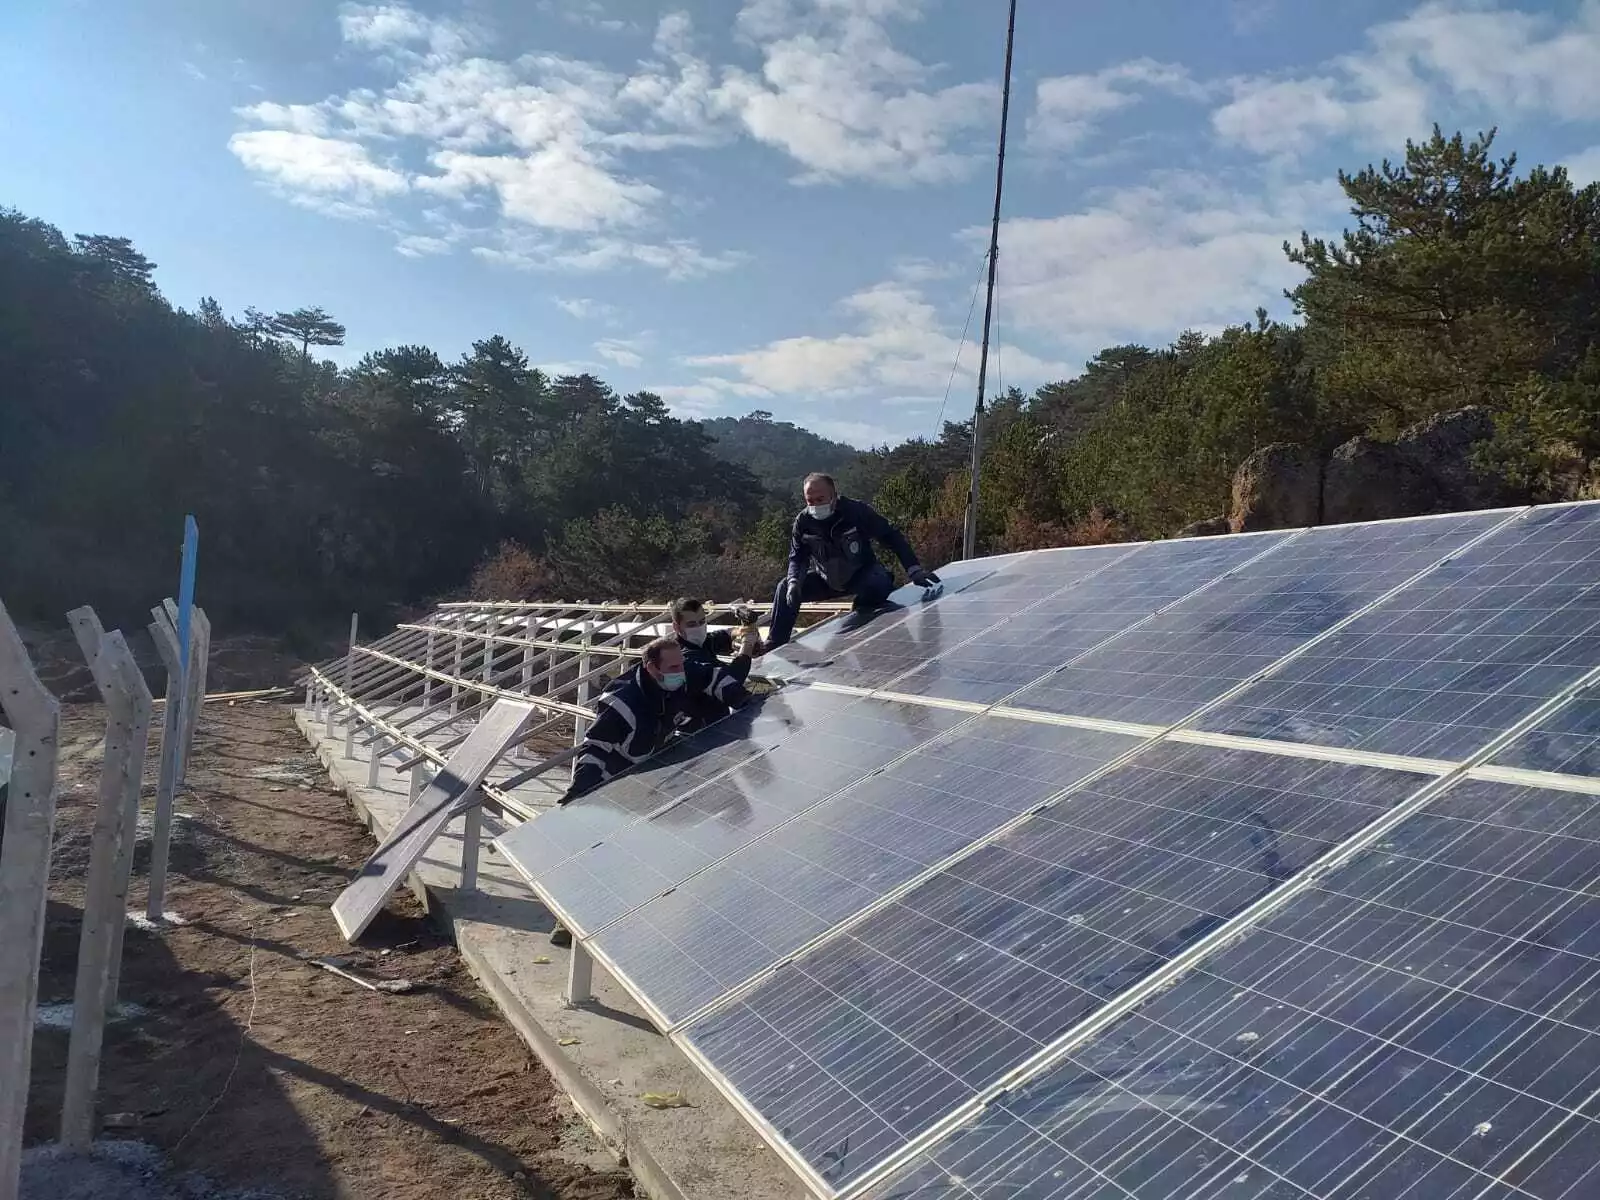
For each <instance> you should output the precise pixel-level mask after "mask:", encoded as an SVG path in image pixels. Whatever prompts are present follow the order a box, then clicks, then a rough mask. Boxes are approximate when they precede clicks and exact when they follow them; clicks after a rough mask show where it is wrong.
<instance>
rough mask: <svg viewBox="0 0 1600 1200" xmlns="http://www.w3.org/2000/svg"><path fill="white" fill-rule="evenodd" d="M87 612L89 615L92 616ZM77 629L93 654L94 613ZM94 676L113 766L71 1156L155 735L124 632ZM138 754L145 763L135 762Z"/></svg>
mask: <svg viewBox="0 0 1600 1200" xmlns="http://www.w3.org/2000/svg"><path fill="white" fill-rule="evenodd" d="M85 614H86V617H85ZM69 615H70V617H71V618H72V620H73V631H74V632H75V633H78V634H79V642H80V644H84V646H85V656H86V657H90V656H89V655H88V650H89V644H90V643H92V642H93V636H92V635H93V630H94V629H95V628H97V627H98V625H99V622H98V621H94V620H93V617H94V613H93V611H92V610H86V609H79V610H77V611H76V612H74V613H72V614H69ZM89 666H90V670H91V672H92V673H93V675H94V681H95V687H96V688H97V689H99V692H100V695H101V698H102V699H103V700H104V701H105V704H106V710H107V719H106V741H105V764H104V768H103V770H102V773H101V776H100V801H99V804H98V805H97V807H96V809H95V819H94V832H93V835H92V841H91V843H90V848H89V873H88V877H87V878H86V880H85V883H84V898H83V927H82V931H81V935H80V937H79V939H78V979H77V986H76V989H75V990H74V992H73V1001H72V1039H71V1041H70V1042H69V1043H68V1045H67V1071H66V1084H65V1088H64V1096H63V1099H62V1104H61V1142H62V1144H63V1145H65V1146H66V1147H67V1148H68V1149H71V1150H87V1149H88V1148H89V1146H90V1144H91V1143H92V1142H93V1141H94V1134H95V1122H94V1101H95V1092H96V1090H97V1087H98V1084H99V1077H100V1049H101V1044H102V1041H103V1039H104V1037H105V1025H106V1016H107V1013H108V1011H109V1009H110V1006H111V1004H112V1003H114V1000H115V998H114V996H112V995H110V994H109V992H110V988H111V987H112V986H114V985H113V982H112V981H113V979H114V978H115V976H116V967H115V965H114V963H113V961H112V956H113V954H115V953H117V952H118V951H119V950H120V946H121V939H120V937H119V933H120V931H121V929H122V927H123V926H124V925H125V924H126V922H127V917H128V911H127V886H126V884H125V883H124V881H123V876H122V857H121V856H122V855H123V854H124V853H126V854H127V855H128V856H129V857H130V858H131V856H132V853H133V846H132V843H133V840H134V834H135V828H134V821H133V819H130V817H129V808H130V805H129V799H130V796H131V798H132V801H133V805H132V807H133V811H134V813H135V814H136V813H137V811H138V808H137V805H138V789H139V786H140V780H141V779H142V777H143V774H144V754H143V751H144V747H145V745H146V743H147V741H148V738H149V735H150V712H151V702H150V691H149V689H148V688H146V687H145V685H144V678H143V676H141V675H140V674H139V668H138V666H137V665H136V664H135V663H134V660H133V655H132V653H131V652H130V651H129V650H128V644H127V642H125V641H124V640H123V638H122V635H121V634H120V633H116V632H112V633H107V634H105V635H104V636H103V637H101V638H100V639H99V643H98V646H97V647H96V652H95V653H94V654H93V656H92V657H90V663H89ZM136 755H137V757H135V756H136Z"/></svg>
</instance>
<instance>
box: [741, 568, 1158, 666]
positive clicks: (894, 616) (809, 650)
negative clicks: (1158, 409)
mask: <svg viewBox="0 0 1600 1200" xmlns="http://www.w3.org/2000/svg"><path fill="white" fill-rule="evenodd" d="M1116 549H1117V550H1118V551H1119V552H1121V553H1124V554H1125V553H1127V552H1128V549H1129V547H1127V546H1118V547H1116ZM1040 553H1041V552H1039V551H1029V552H1026V553H1022V554H1006V555H999V556H996V557H993V558H977V559H970V560H968V561H965V562H954V563H951V564H949V565H948V566H944V567H940V568H939V571H938V575H939V579H940V582H941V583H942V585H943V589H944V595H943V597H942V599H943V601H944V602H945V603H946V604H947V605H948V604H949V603H950V602H951V601H953V600H954V599H955V597H956V596H958V595H960V594H962V593H963V592H965V591H966V590H968V589H969V588H971V587H973V586H974V585H975V584H977V583H979V582H981V581H982V580H984V579H987V578H988V577H989V576H991V575H993V574H994V573H995V572H997V571H1001V570H1005V569H1007V568H1010V567H1013V566H1016V565H1017V564H1020V563H1022V562H1024V561H1026V560H1029V559H1034V558H1037V557H1038V556H1039V554H1040ZM922 597H923V589H921V588H919V587H913V586H911V585H910V584H906V585H905V586H903V587H900V588H897V589H896V590H895V591H894V592H893V593H891V595H890V596H889V600H890V602H891V603H892V604H894V605H896V606H897V607H895V608H892V609H890V610H889V611H887V612H882V613H879V614H878V615H877V616H875V617H873V619H872V620H871V621H869V622H867V623H866V624H865V625H861V626H859V627H857V628H855V629H851V630H843V629H840V627H839V622H838V621H836V620H829V621H824V622H822V623H821V624H819V625H817V626H815V627H814V628H811V629H807V630H805V631H804V632H803V633H801V634H800V635H799V637H798V638H796V640H794V641H792V642H790V643H789V644H788V645H786V646H783V647H780V648H779V649H777V650H774V651H773V652H772V653H770V654H768V655H766V656H764V657H763V658H762V660H761V670H762V673H763V674H765V675H768V676H771V677H772V678H774V679H796V678H800V677H802V676H804V675H805V674H806V673H807V671H808V670H809V669H810V668H812V667H814V666H816V665H817V664H819V663H830V662H832V661H833V659H834V658H835V657H836V656H838V655H839V654H842V653H844V652H845V651H848V650H849V649H851V648H852V647H856V646H860V645H862V644H863V643H865V642H867V641H870V640H875V639H877V638H879V637H880V636H882V635H883V634H884V633H886V632H888V631H889V630H890V629H892V628H894V627H895V626H896V625H898V624H900V623H901V622H902V621H904V620H906V619H907V618H908V617H911V616H913V615H915V614H916V613H918V612H920V611H922Z"/></svg>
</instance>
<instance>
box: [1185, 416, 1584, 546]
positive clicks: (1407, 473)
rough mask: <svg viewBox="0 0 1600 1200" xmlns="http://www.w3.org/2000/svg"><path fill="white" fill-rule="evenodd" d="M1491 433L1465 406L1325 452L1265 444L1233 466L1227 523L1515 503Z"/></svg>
mask: <svg viewBox="0 0 1600 1200" xmlns="http://www.w3.org/2000/svg"><path fill="white" fill-rule="evenodd" d="M1493 436H1494V418H1493V417H1492V416H1491V415H1490V413H1489V411H1488V410H1487V409H1483V408H1461V409H1456V410H1455V411H1453V412H1447V413H1438V414H1436V415H1435V416H1432V417H1429V418H1428V419H1427V420H1426V421H1422V422H1420V423H1418V424H1416V425H1413V426H1412V427H1411V428H1409V429H1407V430H1406V431H1405V432H1404V433H1402V434H1401V435H1400V436H1399V437H1398V438H1396V439H1395V440H1394V441H1392V442H1378V441H1373V440H1372V439H1371V438H1364V437H1358V438H1352V439H1351V440H1350V441H1348V442H1346V443H1345V444H1344V445H1342V446H1340V447H1339V448H1338V449H1337V450H1335V451H1334V452H1333V454H1332V455H1330V456H1329V458H1328V460H1327V461H1326V462H1323V461H1322V460H1321V459H1319V458H1318V457H1317V455H1316V453H1315V452H1314V451H1313V450H1311V449H1310V448H1309V447H1306V446H1301V445H1297V444H1295V443H1292V442H1275V443H1273V444H1272V445H1270V446H1263V447H1261V449H1259V450H1257V451H1256V452H1255V453H1254V454H1252V455H1251V456H1250V457H1249V458H1247V459H1245V460H1244V462H1242V463H1241V464H1239V469H1238V471H1237V472H1235V474H1234V477H1233V509H1232V511H1231V512H1230V513H1229V516H1228V528H1229V529H1230V530H1232V531H1233V532H1235V533H1243V532H1248V531H1251V530H1260V529H1294V528H1299V527H1302V526H1306V525H1339V524H1345V523H1348V522H1351V521H1379V520H1386V519H1389V518H1392V517H1419V516H1424V515H1426V514H1428V513H1440V512H1464V511H1466V510H1469V509H1475V508H1491V507H1493V506H1495V505H1497V504H1503V503H1508V502H1510V501H1511V500H1512V499H1513V497H1510V496H1508V495H1507V489H1506V487H1505V484H1504V482H1503V481H1502V480H1500V479H1498V478H1497V477H1496V476H1495V475H1494V474H1493V473H1492V472H1490V471H1486V470H1485V469H1484V468H1483V467H1481V466H1480V465H1479V464H1478V462H1477V458H1476V455H1475V451H1476V450H1477V448H1478V446H1479V445H1480V444H1481V443H1482V442H1484V441H1486V440H1487V439H1489V438H1491V437H1493ZM1582 469H1583V470H1587V466H1586V465H1585V466H1583V467H1582ZM1218 532H1221V530H1219V529H1217V528H1216V527H1215V522H1213V521H1197V522H1195V523H1194V524H1193V525H1189V526H1186V527H1185V528H1184V529H1182V530H1181V531H1179V533H1178V536H1179V537H1203V536H1208V535H1210V534H1213V533H1218Z"/></svg>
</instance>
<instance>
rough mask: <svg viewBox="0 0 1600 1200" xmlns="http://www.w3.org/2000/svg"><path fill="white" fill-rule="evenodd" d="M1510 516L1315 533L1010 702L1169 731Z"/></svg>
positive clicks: (1241, 570) (1479, 515)
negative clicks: (1129, 722)
mask: <svg viewBox="0 0 1600 1200" xmlns="http://www.w3.org/2000/svg"><path fill="white" fill-rule="evenodd" d="M1510 515H1511V514H1510V513H1507V512H1491V513H1466V514H1459V515H1455V516H1449V517H1438V518H1430V519H1427V520H1419V521H1410V522H1382V523H1377V524H1369V525H1347V526H1330V527H1325V528H1321V529H1312V530H1309V531H1307V532H1306V533H1304V534H1303V535H1302V536H1300V537H1298V538H1295V539H1294V540H1292V541H1288V542H1286V543H1284V544H1283V545H1281V546H1280V547H1278V548H1277V549H1276V550H1275V551H1274V552H1273V553H1271V554H1269V555H1266V556H1264V557H1262V558H1259V559H1257V560H1255V561H1253V562H1250V563H1248V564H1247V565H1245V566H1242V567H1240V568H1239V569H1238V570H1237V571H1236V572H1235V573H1234V574H1232V575H1231V576H1229V577H1228V578H1226V579H1224V580H1221V581H1220V582H1218V583H1217V584H1216V585H1215V586H1213V587H1209V588H1207V589H1205V590H1204V591H1202V592H1199V593H1197V594H1196V595H1194V596H1191V597H1189V598H1188V599H1185V600H1183V601H1181V602H1180V603H1178V604H1175V605H1173V606H1172V607H1171V608H1170V609H1168V610H1167V611H1165V612H1162V613H1159V614H1157V615H1155V616H1153V617H1152V618H1151V619H1150V620H1148V621H1145V622H1144V623H1142V624H1141V625H1139V626H1137V627H1136V628H1133V629H1130V630H1129V631H1128V632H1127V633H1125V634H1123V635H1122V636H1121V637H1118V638H1116V639H1115V640H1114V641H1111V642H1108V643H1106V644H1105V645H1103V646H1100V647H1099V648H1097V649H1096V650H1094V651H1093V652H1092V653H1090V654H1086V655H1084V656H1083V657H1082V658H1080V659H1078V660H1077V661H1076V662H1073V663H1072V664H1071V665H1069V666H1067V667H1066V668H1065V669H1064V670H1062V671H1060V672H1059V673H1057V674H1055V675H1052V676H1050V677H1048V678H1046V679H1044V680H1042V681H1041V682H1040V683H1038V684H1037V685H1035V686H1034V687H1033V688H1032V689H1030V690H1029V691H1027V692H1024V693H1022V694H1021V695H1019V696H1017V697H1016V698H1014V700H1013V701H1012V703H1013V704H1015V705H1017V706H1018V707H1023V708H1038V709H1043V710H1045V711H1048V712H1059V713H1074V714H1077V715H1080V716H1090V717H1100V718H1107V719H1113V720H1122V721H1136V722H1143V723H1148V724H1155V725H1169V724H1173V723H1175V722H1177V721H1180V720H1182V719H1183V718H1185V717H1187V716H1188V715H1189V714H1190V713H1192V712H1194V711H1195V710H1196V709H1198V708H1200V707H1201V706H1202V705H1204V704H1207V703H1209V702H1211V701H1212V700H1215V699H1216V698H1217V697H1219V696H1221V695H1223V694H1224V693H1225V692H1227V691H1228V689H1230V688H1232V687H1234V686H1235V685H1237V684H1239V683H1241V682H1242V681H1244V680H1246V679H1248V678H1250V677H1251V676H1252V675H1255V674H1256V673H1257V672H1259V671H1261V670H1264V669H1265V668H1267V667H1269V666H1271V665H1272V664H1273V663H1275V662H1277V661H1278V660H1279V659H1281V658H1283V657H1284V656H1285V655H1287V654H1289V653H1290V652H1292V651H1294V650H1296V649H1297V648H1298V647H1300V646H1302V645H1304V644H1305V643H1306V642H1308V641H1310V640H1311V639H1312V638H1315V637H1317V636H1318V635H1319V634H1322V633H1323V632H1325V631H1326V630H1328V629H1330V628H1332V627H1333V626H1334V625H1336V624H1337V623H1338V622H1339V621H1341V620H1344V619H1345V618H1347V617H1350V616H1352V615H1354V614H1355V613H1357V612H1359V611H1360V610H1361V609H1362V608H1364V607H1366V606H1367V605H1369V604H1371V603H1372V602H1373V601H1375V600H1377V599H1378V598H1379V597H1381V596H1383V595H1384V594H1385V593H1386V592H1388V591H1390V590H1391V589H1393V588H1395V587H1397V586H1399V585H1400V584H1402V583H1404V582H1405V581H1406V580H1408V579H1410V578H1412V577H1413V576H1415V575H1416V574H1417V573H1418V572H1419V571H1422V570H1424V569H1425V568H1427V567H1430V566H1432V565H1433V564H1435V563H1437V562H1438V561H1439V560H1440V559H1441V558H1443V557H1444V556H1445V555H1447V554H1449V553H1450V552H1451V551H1453V550H1455V549H1456V548H1458V547H1460V546H1462V545H1464V544H1466V543H1467V542H1469V541H1471V539H1473V538H1475V537H1478V536H1480V535H1482V534H1484V533H1485V532H1487V531H1488V530H1490V529H1493V528H1494V527H1495V526H1496V525H1499V524H1501V523H1503V522H1505V521H1506V520H1508V519H1509V517H1510ZM1207 728H1212V727H1211V726H1207ZM1228 732H1235V733H1242V732H1247V731H1246V730H1243V729H1229V730H1228ZM1311 740H1315V739H1314V738H1313V739H1311Z"/></svg>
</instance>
